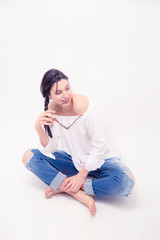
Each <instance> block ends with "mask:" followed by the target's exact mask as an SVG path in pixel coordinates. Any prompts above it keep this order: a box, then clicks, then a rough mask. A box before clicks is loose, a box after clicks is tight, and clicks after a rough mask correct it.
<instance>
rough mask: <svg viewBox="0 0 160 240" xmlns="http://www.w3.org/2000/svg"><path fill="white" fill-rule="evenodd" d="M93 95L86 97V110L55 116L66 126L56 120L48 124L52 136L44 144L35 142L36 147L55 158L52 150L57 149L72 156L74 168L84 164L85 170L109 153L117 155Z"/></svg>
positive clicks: (113, 142) (116, 148) (104, 118)
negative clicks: (70, 114)
mask: <svg viewBox="0 0 160 240" xmlns="http://www.w3.org/2000/svg"><path fill="white" fill-rule="evenodd" d="M103 111H104V109H102V108H101V106H100V105H98V104H97V103H96V102H95V101H94V100H93V99H91V98H89V106H88V109H87V111H86V112H85V113H84V114H83V115H82V116H81V117H79V118H78V116H59V115H55V117H56V119H57V120H58V121H59V122H60V123H61V124H63V125H64V126H66V127H68V126H70V125H71V124H72V123H73V122H74V121H75V119H77V118H78V119H77V121H75V123H74V124H73V125H72V126H71V127H70V128H69V129H68V130H66V129H65V128H63V127H62V126H61V125H60V124H59V123H58V122H56V121H55V122H54V123H53V126H51V127H50V129H51V132H52V136H53V137H52V138H50V137H49V143H48V145H47V146H46V147H43V145H42V144H41V143H40V142H39V145H38V149H39V150H40V151H41V152H42V153H43V154H44V155H46V156H48V157H51V158H53V159H55V157H54V155H53V154H52V153H54V152H55V151H56V150H58V149H61V150H63V151H65V152H67V153H68V154H69V155H71V156H72V160H73V163H74V166H75V167H76V169H77V170H78V171H80V170H81V168H82V167H83V166H84V165H85V167H86V169H87V170H88V171H92V170H97V169H98V168H100V167H101V165H102V164H103V163H104V160H105V159H107V158H110V157H118V158H120V152H119V149H118V146H117V143H116V142H115V139H114V138H113V134H112V131H111V128H110V125H109V123H108V120H107V117H106V116H105V115H104V114H103Z"/></svg>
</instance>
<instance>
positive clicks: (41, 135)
mask: <svg viewBox="0 0 160 240" xmlns="http://www.w3.org/2000/svg"><path fill="white" fill-rule="evenodd" d="M35 129H36V131H37V133H38V136H39V140H40V142H41V144H42V145H43V147H46V146H47V145H48V143H49V136H48V135H47V134H46V132H45V131H44V129H43V128H42V127H39V128H36V127H35Z"/></svg>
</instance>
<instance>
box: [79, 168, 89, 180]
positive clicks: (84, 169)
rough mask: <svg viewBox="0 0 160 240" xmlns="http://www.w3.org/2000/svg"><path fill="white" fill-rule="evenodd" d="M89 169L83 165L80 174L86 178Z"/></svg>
mask: <svg viewBox="0 0 160 240" xmlns="http://www.w3.org/2000/svg"><path fill="white" fill-rule="evenodd" d="M88 173H89V171H88V170H87V169H86V167H85V166H83V167H82V169H81V170H80V171H79V173H78V174H79V175H81V176H82V177H83V178H86V177H87V175H88Z"/></svg>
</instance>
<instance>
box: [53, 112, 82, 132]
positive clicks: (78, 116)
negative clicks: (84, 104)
mask: <svg viewBox="0 0 160 240" xmlns="http://www.w3.org/2000/svg"><path fill="white" fill-rule="evenodd" d="M82 115H83V114H81V115H79V116H78V117H77V118H76V119H75V120H74V121H73V123H71V124H70V125H69V126H68V127H66V126H64V125H63V124H62V123H60V122H59V121H58V120H57V119H55V121H56V122H58V123H59V125H61V127H63V128H65V129H66V130H68V129H70V127H72V125H73V124H74V123H75V122H76V121H77V120H78V118H80V117H81V116H82Z"/></svg>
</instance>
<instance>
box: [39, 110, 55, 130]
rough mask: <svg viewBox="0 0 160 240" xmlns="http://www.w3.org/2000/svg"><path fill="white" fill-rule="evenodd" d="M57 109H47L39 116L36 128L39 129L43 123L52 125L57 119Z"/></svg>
mask: <svg viewBox="0 0 160 240" xmlns="http://www.w3.org/2000/svg"><path fill="white" fill-rule="evenodd" d="M54 113H55V111H53V110H50V109H48V110H46V111H45V112H43V113H42V114H41V115H40V116H39V118H38V119H37V120H36V122H35V128H36V129H39V128H41V127H42V125H48V126H52V124H53V122H54V121H55V117H54V115H53V114H54Z"/></svg>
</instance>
